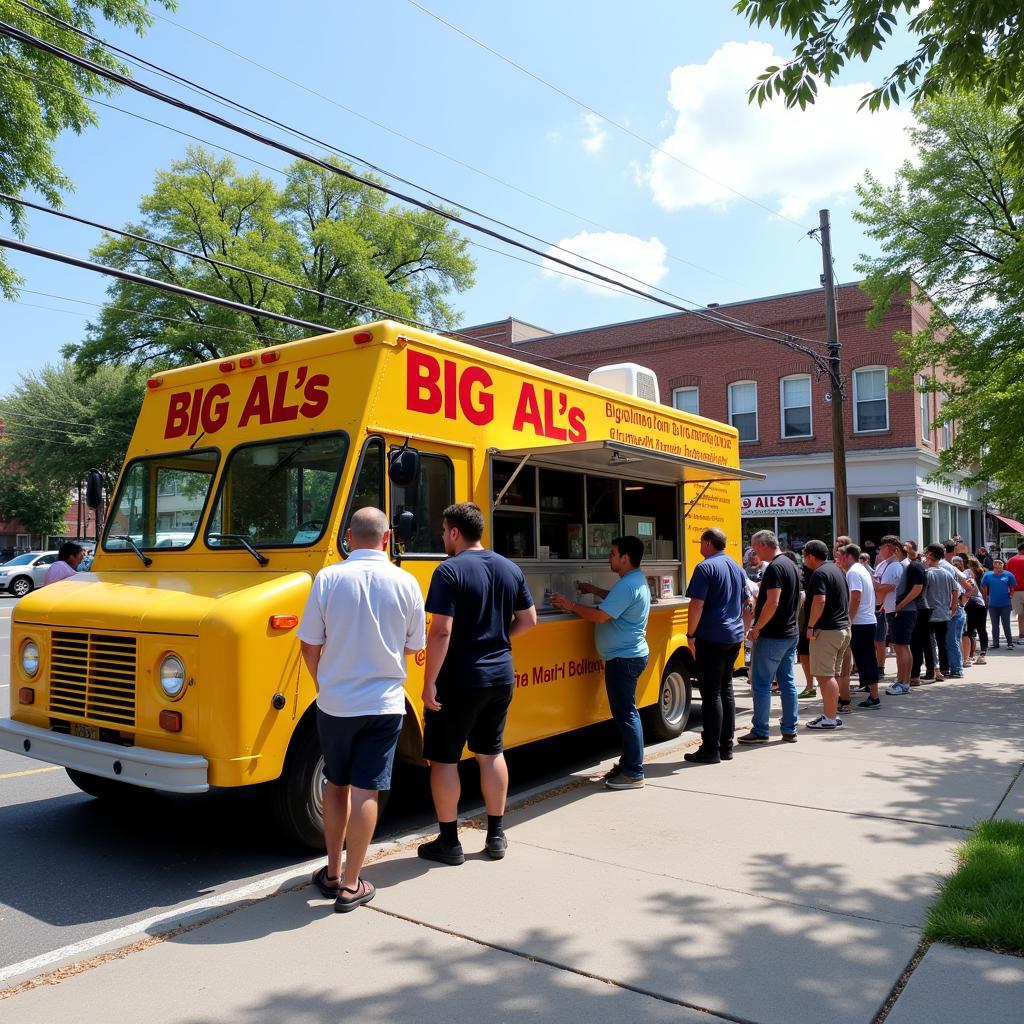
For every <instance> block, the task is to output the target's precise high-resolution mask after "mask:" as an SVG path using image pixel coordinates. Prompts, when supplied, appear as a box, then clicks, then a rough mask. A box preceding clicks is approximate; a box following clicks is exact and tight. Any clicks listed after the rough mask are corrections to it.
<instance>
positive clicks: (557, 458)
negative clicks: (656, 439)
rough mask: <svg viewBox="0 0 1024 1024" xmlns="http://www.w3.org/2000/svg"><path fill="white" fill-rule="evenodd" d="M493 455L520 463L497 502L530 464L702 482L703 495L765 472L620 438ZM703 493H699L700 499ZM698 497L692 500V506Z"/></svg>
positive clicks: (659, 480) (494, 452) (655, 480)
mask: <svg viewBox="0 0 1024 1024" xmlns="http://www.w3.org/2000/svg"><path fill="white" fill-rule="evenodd" d="M491 454H492V455H496V456H499V457H500V458H503V459H514V460H516V461H518V462H519V466H518V467H517V469H516V472H515V473H514V474H513V475H512V476H511V477H510V479H509V480H508V482H507V483H506V484H505V486H504V487H503V488H502V490H501V492H500V493H499V494H497V495H495V499H494V503H495V504H499V503H500V501H501V498H502V497H504V494H505V491H507V490H508V488H509V487H510V486H511V484H512V482H513V480H515V478H516V476H518V474H519V470H520V469H522V468H524V467H525V466H526V465H527V464H529V465H534V466H543V467H544V468H546V469H574V470H577V471H579V470H590V471H592V472H594V473H607V472H609V470H612V471H617V472H620V473H622V475H623V476H628V477H630V478H631V479H634V480H649V481H651V482H653V483H663V484H665V483H667V484H678V483H683V484H697V485H703V486H702V490H701V494H703V493H704V491H705V490H706V489H707V488H708V487H709V486H710V485H711V484H715V483H723V482H726V481H732V480H764V478H765V475H764V473H755V472H753V471H751V470H749V469H733V467H732V466H719V465H717V464H716V463H714V462H705V461H704V460H702V459H691V458H687V457H686V456H683V455H672V454H670V453H668V452H657V451H651V450H650V449H649V448H641V447H639V446H637V445H632V444H623V443H622V442H621V441H581V442H578V443H572V442H570V443H568V444H553V445H544V446H541V447H537V448H505V449H497V448H492V449H491ZM699 497H700V495H698V499H699ZM698 499H694V501H692V502H691V503H690V505H691V507H692V506H693V505H694V504H696V501H697V500H698Z"/></svg>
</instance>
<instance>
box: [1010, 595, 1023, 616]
mask: <svg viewBox="0 0 1024 1024" xmlns="http://www.w3.org/2000/svg"><path fill="white" fill-rule="evenodd" d="M1010 602H1011V605H1012V607H1013V614H1014V615H1024V590H1015V591H1014V592H1013V597H1012V598H1011V599H1010Z"/></svg>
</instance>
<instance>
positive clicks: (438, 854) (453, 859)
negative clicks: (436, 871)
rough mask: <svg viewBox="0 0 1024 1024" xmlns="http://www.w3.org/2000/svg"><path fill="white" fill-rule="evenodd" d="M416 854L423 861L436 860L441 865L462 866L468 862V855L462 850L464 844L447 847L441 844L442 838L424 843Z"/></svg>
mask: <svg viewBox="0 0 1024 1024" xmlns="http://www.w3.org/2000/svg"><path fill="white" fill-rule="evenodd" d="M416 853H417V855H418V856H420V857H422V858H423V860H434V861H437V862H438V863H439V864H462V863H464V862H465V860H466V855H465V853H463V850H462V843H456V844H455V845H454V846H446V845H445V844H444V843H442V842H441V837H440V836H438V837H437V838H436V839H432V840H431V841H430V842H429V843H423V844H422V845H421V846H420V847H419V848H418V849H417V850H416Z"/></svg>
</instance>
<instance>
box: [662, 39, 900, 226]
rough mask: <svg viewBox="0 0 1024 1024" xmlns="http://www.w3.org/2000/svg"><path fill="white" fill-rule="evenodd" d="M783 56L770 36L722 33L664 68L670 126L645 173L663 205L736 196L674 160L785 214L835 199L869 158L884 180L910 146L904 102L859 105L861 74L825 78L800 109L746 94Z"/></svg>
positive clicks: (697, 203)
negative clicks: (730, 37) (714, 46)
mask: <svg viewBox="0 0 1024 1024" xmlns="http://www.w3.org/2000/svg"><path fill="white" fill-rule="evenodd" d="M782 63H784V58H783V57H779V56H778V55H776V54H774V53H773V52H772V46H771V45H770V44H769V43H759V42H747V43H737V42H730V43H726V44H725V45H724V46H722V47H721V48H720V49H719V50H718V51H716V52H715V53H714V54H712V56H711V57H710V59H709V60H708V62H707V63H706V64H688V65H685V66H682V67H677V68H676V69H675V70H674V71H673V72H672V77H671V84H670V87H669V92H668V99H669V103H670V104H671V105H672V107H673V109H674V110H675V115H676V119H675V128H674V130H673V132H672V134H671V135H670V136H669V137H668V138H667V139H666V140H665V141H664V142H662V144H661V148H662V149H663V150H666V151H667V152H668V153H670V154H672V156H674V157H675V158H676V159H675V160H673V159H671V158H670V157H669V156H666V155H665V153H661V152H654V153H652V154H651V158H650V160H649V162H648V164H647V167H646V173H645V182H646V184H647V185H648V186H649V188H650V189H651V193H652V196H653V198H654V201H655V202H656V203H657V204H658V205H659V206H661V207H663V208H664V209H666V210H679V209H682V208H684V207H688V206H708V205H724V204H727V203H731V202H733V201H734V200H736V199H738V198H739V197H738V196H736V195H735V194H734V193H733V192H730V191H729V190H728V189H725V188H722V187H721V186H720V185H717V184H715V183H714V182H713V181H710V180H708V178H706V177H702V176H701V175H699V174H696V173H694V172H693V171H691V170H689V169H688V168H686V167H683V166H681V165H680V164H679V163H678V162H677V161H683V162H684V163H687V164H691V165H692V166H694V167H697V168H699V169H700V170H702V171H704V173H705V174H708V175H710V176H711V177H713V178H716V179H718V181H721V182H725V183H727V184H729V185H731V186H732V187H733V188H734V189H737V190H738V191H740V192H742V193H744V194H745V195H747V196H750V197H751V198H754V199H757V200H759V201H760V202H763V203H765V204H766V205H774V207H775V208H776V209H777V210H778V211H779V212H780V213H782V214H783V215H785V216H787V217H802V216H804V215H805V214H806V213H807V212H808V210H809V209H811V208H812V206H813V205H814V204H817V203H819V202H821V201H822V200H829V201H832V200H841V198H842V197H843V196H844V195H846V196H848V194H849V193H850V191H851V189H852V187H853V185H854V184H855V183H856V182H858V181H860V179H861V177H862V176H863V174H864V171H865V170H866V169H868V168H870V169H871V170H872V171H873V172H874V173H875V174H876V175H877V176H878V177H881V178H882V179H883V180H885V179H886V178H889V177H891V176H892V174H893V172H894V171H895V170H896V168H897V167H898V166H899V165H900V164H901V163H902V162H903V161H904V160H905V159H907V158H908V157H910V156H911V152H912V149H911V145H910V142H909V140H908V138H907V136H906V132H905V129H906V127H907V126H908V125H909V124H911V123H912V118H911V115H910V114H909V113H908V112H906V111H902V110H881V111H878V112H877V113H871V112H869V111H867V110H863V111H858V110H857V107H858V106H859V104H860V97H861V96H863V95H864V93H866V92H867V91H868V90H869V89H870V88H871V86H870V84H869V83H866V82H856V83H852V84H850V85H839V86H831V87H829V86H826V85H824V84H820V83H819V87H818V95H817V100H816V102H815V103H814V105H813V106H809V107H808V108H807V109H806V110H800V109H799V108H797V109H793V110H790V109H787V108H786V106H785V104H784V102H783V101H781V100H780V99H778V98H776V99H774V100H769V101H767V102H766V103H765V104H764V106H761V107H759V106H757V104H756V103H753V104H751V103H748V102H747V89H748V87H749V86H750V84H751V83H753V82H754V81H755V80H756V78H757V76H758V75H759V74H760V73H761V72H762V71H763V70H764V69H765V68H766V67H768V66H769V65H773V64H774V65H780V64H782Z"/></svg>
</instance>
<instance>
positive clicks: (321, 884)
mask: <svg viewBox="0 0 1024 1024" xmlns="http://www.w3.org/2000/svg"><path fill="white" fill-rule="evenodd" d="M313 884H314V885H315V886H316V887H317V888H318V889H319V890H320V892H321V893H322V894H323V897H324V899H325V900H333V899H334V898H335V897H336V896H337V895H338V893H339V892H341V879H340V878H335V879H334V880H333V881H332V880H331V876H330V875H328V874H327V865H326V864H325V865H324V866H323V867H322V868H318V869H317V870H316V871H314V872H313Z"/></svg>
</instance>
